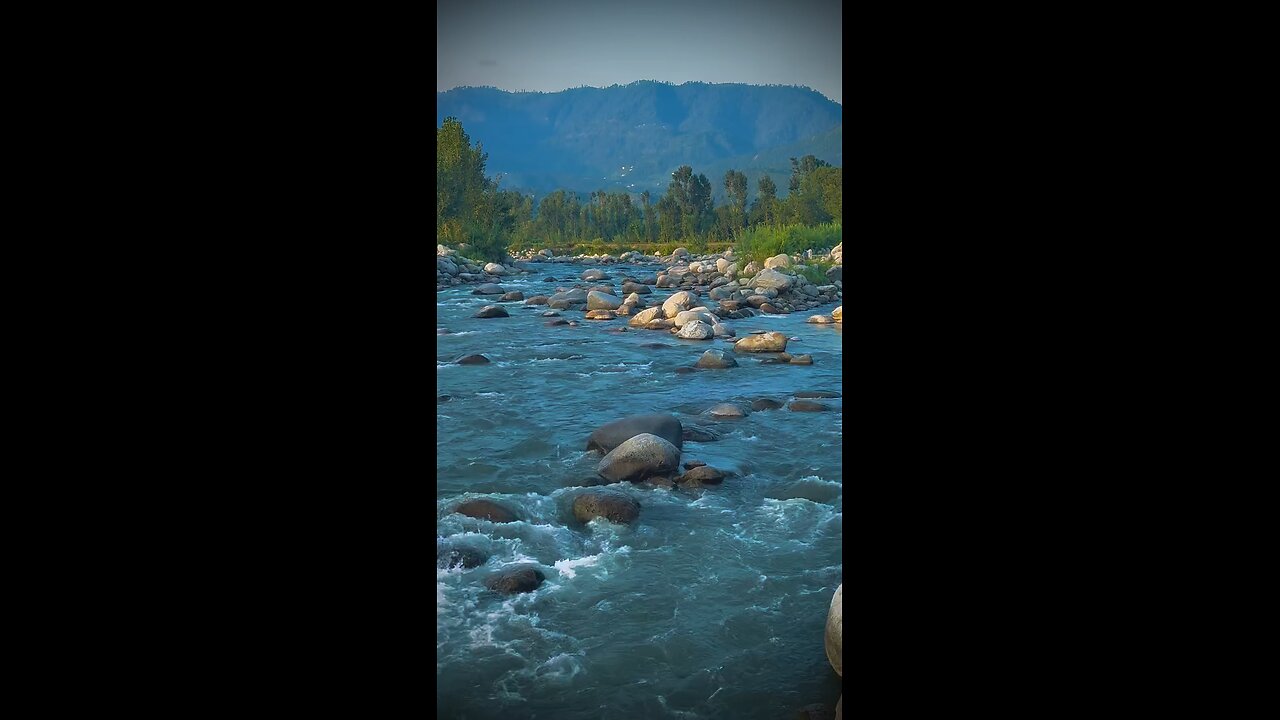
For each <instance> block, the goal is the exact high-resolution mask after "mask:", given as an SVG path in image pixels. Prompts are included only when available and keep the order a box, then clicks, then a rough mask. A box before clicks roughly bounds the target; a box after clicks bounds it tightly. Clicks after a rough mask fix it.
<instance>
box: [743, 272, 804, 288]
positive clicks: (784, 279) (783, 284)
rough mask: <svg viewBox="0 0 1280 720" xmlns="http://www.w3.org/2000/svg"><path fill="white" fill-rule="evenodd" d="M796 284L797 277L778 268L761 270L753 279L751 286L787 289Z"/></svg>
mask: <svg viewBox="0 0 1280 720" xmlns="http://www.w3.org/2000/svg"><path fill="white" fill-rule="evenodd" d="M793 284H795V279H794V278H792V277H791V276H790V275H783V274H782V273H780V272H778V271H777V270H773V269H769V270H761V271H760V272H758V273H756V276H755V277H754V278H752V279H751V286H752V287H756V288H764V289H766V290H786V289H788V288H790V287H791V286H792V285H793Z"/></svg>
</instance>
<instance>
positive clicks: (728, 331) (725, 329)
mask: <svg viewBox="0 0 1280 720" xmlns="http://www.w3.org/2000/svg"><path fill="white" fill-rule="evenodd" d="M711 329H712V330H714V331H715V334H716V337H718V338H730V337H733V336H734V335H737V334H738V333H737V332H736V331H735V330H734V329H733V328H731V327H729V326H728V325H721V324H720V323H716V324H714V325H712V326H711Z"/></svg>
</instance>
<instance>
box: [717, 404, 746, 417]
mask: <svg viewBox="0 0 1280 720" xmlns="http://www.w3.org/2000/svg"><path fill="white" fill-rule="evenodd" d="M707 414H708V415H710V416H711V417H718V418H740V417H746V416H747V413H746V411H744V410H743V409H742V408H740V407H738V406H737V405H734V404H732V403H720V404H719V405H713V406H712V407H711V409H709V410H707Z"/></svg>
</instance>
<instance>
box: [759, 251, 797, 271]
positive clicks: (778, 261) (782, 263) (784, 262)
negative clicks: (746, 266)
mask: <svg viewBox="0 0 1280 720" xmlns="http://www.w3.org/2000/svg"><path fill="white" fill-rule="evenodd" d="M764 267H765V269H766V270H770V269H772V268H779V267H791V256H790V255H788V254H786V253H780V254H778V255H774V256H773V257H771V258H766V259H765V261H764Z"/></svg>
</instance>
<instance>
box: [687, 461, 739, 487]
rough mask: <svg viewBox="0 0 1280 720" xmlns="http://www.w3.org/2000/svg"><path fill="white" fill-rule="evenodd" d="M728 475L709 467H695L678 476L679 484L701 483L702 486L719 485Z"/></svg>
mask: <svg viewBox="0 0 1280 720" xmlns="http://www.w3.org/2000/svg"><path fill="white" fill-rule="evenodd" d="M726 477H728V475H727V474H726V473H725V472H724V471H723V470H717V469H716V468H713V467H711V466H710V465H701V466H699V467H695V468H693V469H691V470H689V471H688V472H686V473H685V474H684V475H681V476H680V484H681V485H685V484H689V483H701V484H703V485H719V484H720V483H722V482H724V479H725V478H726Z"/></svg>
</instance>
